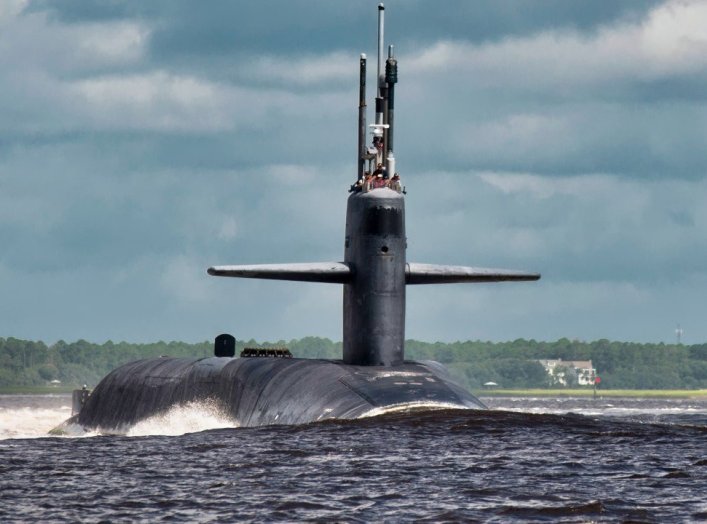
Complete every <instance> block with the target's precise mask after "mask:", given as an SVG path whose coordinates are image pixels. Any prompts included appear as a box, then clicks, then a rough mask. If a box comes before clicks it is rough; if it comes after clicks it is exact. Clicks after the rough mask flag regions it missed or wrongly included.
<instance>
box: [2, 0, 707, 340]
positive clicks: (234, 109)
mask: <svg viewBox="0 0 707 524" xmlns="http://www.w3.org/2000/svg"><path fill="white" fill-rule="evenodd" d="M386 5H387V8H388V10H389V18H388V26H387V27H386V33H387V35H388V38H389V41H390V42H393V43H395V44H396V53H397V54H398V58H399V62H400V83H399V84H398V90H397V92H396V98H397V100H396V123H397V125H398V127H397V129H396V151H395V153H396V158H397V162H398V167H399V169H400V171H401V173H402V175H403V181H404V183H405V184H406V186H407V188H408V194H407V196H406V205H407V235H408V245H409V249H408V256H409V259H410V260H411V261H416V262H429V263H443V264H444V263H448V264H468V265H477V266H489V267H508V268H517V269H528V270H535V271H540V272H542V273H543V279H542V280H541V281H540V282H539V283H533V284H518V285H511V284H509V285H497V286H496V285H494V286H492V285H488V286H484V285H481V286H439V287H425V289H418V288H411V289H410V292H409V302H408V305H409V310H408V334H409V335H410V336H414V337H417V338H423V339H427V340H429V339H432V338H439V339H441V340H449V339H453V338H477V337H480V338H489V339H493V340H499V339H507V338H516V337H531V336H532V337H535V338H541V339H548V338H556V337H559V336H569V337H570V338H574V337H582V338H598V337H601V336H607V337H616V338H624V339H635V340H658V339H661V337H663V334H664V333H665V332H666V331H665V327H664V326H663V324H667V325H668V328H667V331H668V332H669V333H672V329H673V328H674V323H675V322H678V321H680V322H681V323H682V324H683V325H684V326H685V328H686V332H690V333H691V334H692V336H694V337H695V339H697V338H698V337H700V336H702V337H703V338H704V336H707V332H705V331H702V332H701V331H700V329H702V328H701V327H697V326H701V324H700V320H699V319H700V318H701V317H700V315H702V316H704V315H703V313H704V308H703V306H702V304H701V301H702V298H701V295H703V293H700V291H703V290H704V283H705V282H706V281H707V277H706V276H705V269H704V268H705V267H707V265H706V264H705V261H707V244H706V243H705V240H704V239H706V238H707V212H706V211H705V210H704V206H703V202H704V201H705V199H707V185H706V184H707V182H706V177H705V174H706V173H707V160H705V156H704V154H703V151H704V150H705V146H707V144H706V143H705V137H707V129H706V128H705V125H706V123H707V113H706V107H707V106H705V103H704V101H705V98H706V97H707V95H705V93H704V89H703V86H704V85H705V81H706V80H707V74H706V73H707V64H706V63H705V60H706V59H705V56H707V55H706V54H705V52H704V51H705V45H706V44H705V37H704V35H703V32H702V31H701V27H704V24H703V22H704V21H705V7H704V4H702V3H698V2H676V1H671V2H660V3H657V2H642V3H640V5H639V4H637V3H635V2H621V1H617V2H607V3H584V2H566V1H564V0H563V1H558V2H555V1H549V2H544V3H542V4H537V3H518V2H509V3H506V2H503V1H501V2H498V1H493V2H478V3H474V4H473V5H472V4H468V3H465V2H457V1H450V2H449V3H446V4H445V6H444V8H438V7H436V4H435V6H434V7H435V8H432V7H433V6H432V4H428V3H426V2H422V1H412V2H405V3H402V2H395V1H391V2H390V3H388V4H386ZM369 7H370V6H369ZM369 7H365V6H362V5H358V4H351V5H349V4H346V5H343V4H338V3H329V2H314V3H308V2H287V3H285V2H275V1H272V2H270V3H266V4H265V7H263V4H262V3H251V4H242V5H241V4H232V3H229V2H226V3H216V4H214V5H212V6H211V7H210V9H203V7H202V6H199V5H196V4H193V3H189V2H179V1H177V2H172V1H169V2H161V1H160V0H157V1H156V2H149V3H145V2H137V1H136V2H131V1H127V2H121V3H114V2H108V3H94V4H77V3H75V2H64V1H62V0H52V1H51V2H43V1H32V2H29V3H26V2H12V3H11V2H5V3H3V4H2V6H1V7H0V28H1V29H2V30H1V31H0V63H1V64H2V65H1V66H0V89H2V91H3V93H4V94H5V96H4V97H3V98H2V99H0V243H2V245H4V246H11V249H6V250H4V251H3V252H2V253H0V289H2V290H3V293H2V295H3V297H4V298H3V299H0V319H1V320H0V322H1V323H0V336H8V335H13V336H24V337H27V338H45V339H48V340H52V339H55V338H65V339H73V338H78V337H84V338H88V339H91V340H97V341H100V340H103V339H105V338H112V339H121V338H124V339H127V340H155V339H159V338H165V339H171V338H175V339H180V338H181V339H185V340H203V339H207V338H210V337H211V336H212V335H213V334H215V333H220V332H223V331H233V332H235V333H236V334H237V336H239V337H245V338H250V337H255V338H261V339H265V338H267V339H273V338H282V339H289V338H292V337H296V336H304V335H312V334H315V335H324V336H329V337H332V338H339V337H340V336H341V310H340V307H341V306H340V304H341V287H340V286H326V285H311V284H302V283H282V282H257V281H244V280H237V279H215V278H211V277H208V276H207V275H206V274H205V268H206V267H208V266H210V265H213V264H229V263H234V264H235V263H259V262H263V263H265V262H272V263H277V262H303V261H325V260H337V259H340V258H341V257H342V255H343V245H342V244H343V236H344V220H345V205H346V198H347V196H348V194H347V189H348V186H349V184H350V183H351V182H352V181H353V179H354V177H355V156H354V155H355V149H356V132H355V130H356V111H357V102H358V96H357V87H358V86H357V78H356V77H357V68H358V56H359V52H361V51H364V52H367V53H368V55H369V56H370V57H371V60H370V61H369V64H371V67H369V72H370V73H371V74H370V76H369V81H368V85H369V110H370V111H369V114H368V118H369V122H370V121H372V118H373V115H372V110H373V108H372V106H373V104H372V97H371V95H372V92H373V84H374V82H373V80H372V79H373V76H374V72H373V71H374V69H375V67H374V65H373V63H374V62H375V60H374V59H373V58H374V56H373V52H372V51H373V49H374V44H375V29H376V27H375V8H373V9H372V11H369ZM273 13H277V14H276V15H274V14H273ZM236 18H237V19H238V21H239V23H238V24H237V27H235V29H234V25H233V20H234V19H236ZM6 297H10V298H6Z"/></svg>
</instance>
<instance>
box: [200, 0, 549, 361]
mask: <svg viewBox="0 0 707 524" xmlns="http://www.w3.org/2000/svg"><path fill="white" fill-rule="evenodd" d="M384 14H385V8H384V6H383V4H379V5H378V68H377V75H376V91H377V92H376V105H375V123H373V124H371V125H370V126H369V127H370V128H371V130H372V135H373V139H372V142H371V144H370V145H369V146H366V144H365V142H366V139H365V131H366V55H365V54H362V55H361V57H360V62H359V75H360V78H359V106H358V144H357V173H356V181H355V183H354V184H353V185H351V187H350V188H349V191H350V193H351V194H350V195H349V198H348V201H347V209H346V238H345V248H344V261H343V262H319V263H301V264H270V265H268V264H265V265H249V266H216V267H211V268H209V269H208V273H209V274H210V275H216V276H230V277H242V278H265V279H276V280H297V281H309V282H329V283H338V284H343V285H344V304H343V314H344V318H343V326H344V329H343V342H344V343H343V346H344V349H343V361H344V363H345V364H350V365H357V366H398V365H402V364H403V363H404V361H405V350H404V341H405V288H406V286H407V285H412V284H444V283H456V282H500V281H523V280H537V279H539V278H540V275H539V274H537V273H528V272H523V271H514V270H503V269H485V268H474V267H467V266H441V265H432V264H416V263H408V262H407V259H406V254H405V251H406V247H407V239H406V236H405V196H404V195H405V190H404V188H403V186H402V185H401V181H400V176H399V174H398V172H397V171H396V160H395V156H394V153H393V138H394V106H395V104H394V96H395V84H396V83H397V81H398V62H397V60H396V59H395V57H394V54H393V46H392V45H391V46H390V47H389V48H388V58H387V59H384V50H385V46H384V38H383V35H384Z"/></svg>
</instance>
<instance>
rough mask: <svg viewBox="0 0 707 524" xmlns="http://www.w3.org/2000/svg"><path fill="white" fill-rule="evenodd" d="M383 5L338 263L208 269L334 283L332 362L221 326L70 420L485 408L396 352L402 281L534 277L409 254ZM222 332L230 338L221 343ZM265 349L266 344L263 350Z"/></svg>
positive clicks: (289, 419)
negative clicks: (338, 349) (236, 349)
mask: <svg viewBox="0 0 707 524" xmlns="http://www.w3.org/2000/svg"><path fill="white" fill-rule="evenodd" d="M384 9H385V8H384V6H383V4H380V5H379V6H378V69H377V76H376V99H375V122H374V123H372V124H370V125H369V126H368V127H369V128H370V129H371V134H372V141H371V144H370V145H368V146H367V145H366V144H365V130H366V93H365V91H366V55H361V57H360V62H359V72H360V84H359V88H360V89H359V106H358V109H359V113H358V115H359V118H358V143H357V164H356V177H355V181H354V183H353V184H352V185H351V186H350V188H349V192H350V195H349V196H348V199H347V207H346V231H345V242H344V245H345V248H344V257H343V261H338V262H313V263H297V264H261V265H224V266H214V267H210V268H208V273H209V274H210V275H213V276H222V277H237V278H260V279H275V280H293V281H300V282H325V283H330V284H338V285H342V286H343V354H342V358H341V359H340V360H317V359H299V358H284V357H289V355H285V354H284V353H272V354H271V353H268V352H258V351H252V352H244V353H242V354H241V355H240V356H238V357H237V356H235V355H233V351H232V349H228V350H227V351H224V349H223V348H224V347H225V345H228V346H229V347H231V346H233V344H234V341H232V340H231V339H232V337H231V339H228V337H229V335H220V336H219V337H217V353H216V354H217V355H221V356H215V357H211V358H202V359H197V358H194V359H184V358H164V357H163V358H158V359H146V360H139V361H136V362H132V363H129V364H126V365H124V366H121V367H119V368H117V369H116V370H114V371H112V372H111V373H109V374H108V375H107V376H106V377H105V378H104V379H103V380H102V381H101V382H100V383H99V384H98V386H97V387H96V388H95V390H94V391H93V392H92V393H91V395H90V396H89V397H88V399H87V400H86V401H85V403H84V405H83V407H82V409H81V411H80V412H79V413H78V414H77V415H75V416H74V417H72V419H69V422H74V423H78V424H80V425H81V426H83V427H85V428H91V429H99V430H106V429H108V430H117V431H120V430H121V429H124V428H127V427H129V426H130V425H132V424H134V423H135V422H137V421H139V420H142V419H144V418H147V417H150V416H153V415H155V414H159V413H162V412H165V411H167V410H168V409H170V408H171V407H173V406H176V405H180V404H184V403H187V402H192V401H199V400H208V401H210V402H213V403H215V404H216V405H217V406H218V407H219V408H220V409H221V410H222V411H223V412H224V413H225V414H227V415H229V416H230V417H232V418H233V419H234V420H235V421H236V422H237V423H238V424H240V425H241V426H257V425H264V424H301V423H308V422H313V421H317V420H322V419H328V418H356V417H361V416H366V415H370V414H375V413H379V412H381V411H383V410H386V409H397V408H415V407H422V406H436V407H455V408H474V409H484V408H485V406H484V405H483V403H482V402H480V401H479V400H478V399H477V398H476V397H474V396H473V395H472V394H471V393H469V392H468V391H466V390H465V389H464V388H462V387H460V386H459V385H458V384H457V383H455V382H454V381H453V380H452V379H451V378H450V376H449V374H448V373H447V371H446V369H445V368H444V367H443V366H442V365H441V364H439V363H436V362H431V361H421V362H416V361H409V360H406V359H405V347H404V342H405V291H406V287H407V286H409V285H418V284H444V283H474V282H506V281H530V280H537V279H539V278H540V275H539V274H537V273H529V272H523V271H514V270H503V269H489V268H476V267H467V266H445V265H433V264H422V263H413V262H408V261H407V258H406V248H407V237H406V229H405V194H406V191H405V188H404V187H403V186H402V182H401V177H400V174H399V173H398V171H397V163H396V158H395V156H394V151H393V146H394V142H393V139H394V136H395V135H394V131H395V129H394V128H395V126H394V123H395V122H394V93H395V86H396V84H397V81H398V62H397V59H396V58H395V56H394V52H393V46H390V47H389V48H388V57H387V59H385V57H384V42H383V29H384V28H383V16H384ZM224 341H227V342H228V344H226V342H224ZM261 353H263V354H261Z"/></svg>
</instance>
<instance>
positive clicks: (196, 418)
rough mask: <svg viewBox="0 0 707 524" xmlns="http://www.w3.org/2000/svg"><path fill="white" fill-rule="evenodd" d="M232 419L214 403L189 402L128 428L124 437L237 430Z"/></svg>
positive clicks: (236, 424) (235, 423)
mask: <svg viewBox="0 0 707 524" xmlns="http://www.w3.org/2000/svg"><path fill="white" fill-rule="evenodd" d="M238 426H239V425H238V423H237V422H236V421H234V420H233V419H232V418H230V417H228V416H227V415H226V414H225V413H223V412H222V411H221V410H219V409H218V407H217V406H216V404H215V403H214V402H209V401H198V402H190V403H188V404H185V405H183V406H176V407H174V408H172V409H170V410H169V411H168V412H167V413H164V414H162V415H155V416H154V417H150V418H147V419H145V420H142V421H140V422H138V423H137V424H135V425H134V426H132V427H130V428H129V429H128V430H127V432H126V435H128V436H130V437H138V436H140V437H142V436H148V435H184V434H185V433H196V432H198V431H206V430H208V429H220V428H237V427H238Z"/></svg>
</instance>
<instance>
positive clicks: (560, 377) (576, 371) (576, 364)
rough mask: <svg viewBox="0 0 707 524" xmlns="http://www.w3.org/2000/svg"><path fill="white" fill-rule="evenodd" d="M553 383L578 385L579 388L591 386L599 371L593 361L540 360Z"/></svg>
mask: <svg viewBox="0 0 707 524" xmlns="http://www.w3.org/2000/svg"><path fill="white" fill-rule="evenodd" d="M538 362H540V364H542V366H543V367H544V368H545V371H546V372H547V374H548V375H550V378H551V379H552V381H553V383H555V384H560V385H562V386H567V385H572V384H577V385H578V386H591V385H592V384H594V377H596V376H597V370H596V369H594V366H592V361H591V360H562V359H556V360H538Z"/></svg>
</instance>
